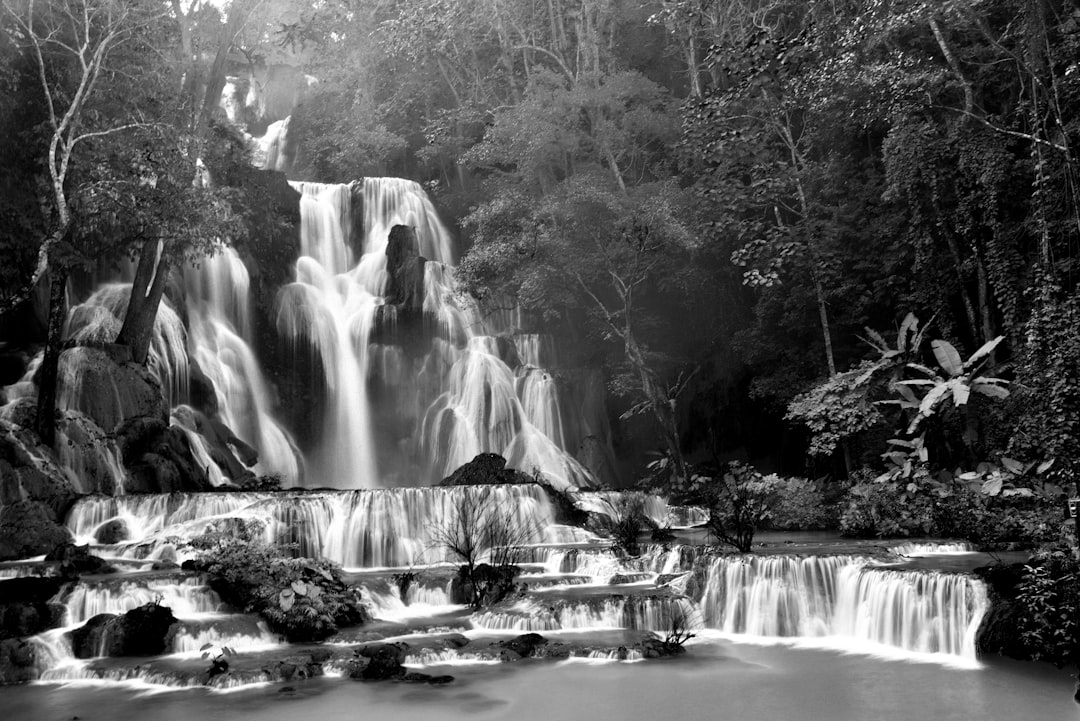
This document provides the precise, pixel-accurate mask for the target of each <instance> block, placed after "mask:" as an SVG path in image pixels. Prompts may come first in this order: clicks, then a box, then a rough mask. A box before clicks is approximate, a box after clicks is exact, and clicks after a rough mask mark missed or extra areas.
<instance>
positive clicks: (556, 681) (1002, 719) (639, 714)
mask: <svg viewBox="0 0 1080 721" xmlns="http://www.w3.org/2000/svg"><path fill="white" fill-rule="evenodd" d="M425 670H426V671H427V672H428V673H450V674H452V675H454V676H455V677H456V680H455V681H454V682H453V683H451V684H449V685H447V686H441V687H431V686H426V685H410V684H396V683H371V684H369V683H360V682H354V681H349V680H346V679H333V678H325V679H316V680H310V681H301V682H294V683H291V684H289V685H288V687H286V686H285V685H284V684H274V685H267V686H260V687H255V688H247V689H242V690H238V691H232V692H228V693H220V692H210V691H207V690H204V689H194V690H177V691H165V692H161V691H160V690H156V689H153V688H150V687H141V688H140V687H138V686H125V685H121V684H107V685H106V684H100V683H98V684H95V685H80V684H78V683H75V684H69V685H65V686H57V685H31V686H22V687H11V688H5V689H2V690H0V700H2V701H3V706H4V712H3V715H4V719H5V721H24V720H25V721H71V720H72V719H74V718H76V717H77V718H78V719H79V721H113V720H114V719H120V718H124V719H129V718H130V719H140V720H141V721H151V720H152V721H173V720H175V721H190V720H191V719H199V721H215V720H218V719H221V720H225V719H227V720H228V721H245V720H247V719H251V720H252V721H256V720H257V721H286V720H287V721H292V720H293V719H296V718H309V719H318V720H319V721H338V720H342V721H344V720H345V719H348V721H356V720H357V719H362V718H377V719H379V720H380V721H395V720H397V719H408V720H410V721H425V720H426V719H431V720H432V721H434V720H439V721H445V720H446V719H492V720H495V719H500V720H501V719H514V721H534V720H535V721H541V720H542V721H553V720H558V721H576V720H579V719H580V720H582V721H585V720H588V721H597V720H599V719H649V720H651V719H687V720H691V719H694V720H697V719H701V720H702V721H705V720H708V721H725V720H728V719H730V721H784V720H786V719H797V720H798V721H894V720H895V721H923V720H926V721H960V720H965V721H966V720H972V721H975V720H978V721H1017V720H1023V721H1058V720H1059V719H1060V720H1061V721H1065V720H1066V719H1073V720H1075V719H1076V718H1078V717H1080V705H1077V704H1076V703H1075V702H1074V701H1073V700H1072V696H1073V680H1072V678H1071V677H1070V675H1069V673H1067V672H1065V671H1057V670H1055V669H1053V668H1051V667H1048V666H1044V665H1039V664H1023V663H1019V662H1008V661H993V662H990V663H987V664H984V665H983V667H982V668H978V669H963V668H951V667H945V666H941V665H939V664H934V663H912V662H910V661H896V660H888V659H882V658H875V657H871V656H866V655H847V654H842V653H838V652H834V651H828V650H821V649H812V648H793V647H790V646H754V645H747V644H742V643H733V642H730V641H727V640H721V639H715V638H711V639H700V640H697V639H696V640H695V641H692V642H691V644H690V645H689V651H688V653H687V654H686V655H685V656H683V657H679V658H675V659H667V660H655V661H644V662H637V663H617V662H605V663H593V662H588V661H570V662H552V661H540V660H525V661H519V662H517V663H512V664H500V665H495V666H454V667H434V666H432V667H428V668H427V669H425Z"/></svg>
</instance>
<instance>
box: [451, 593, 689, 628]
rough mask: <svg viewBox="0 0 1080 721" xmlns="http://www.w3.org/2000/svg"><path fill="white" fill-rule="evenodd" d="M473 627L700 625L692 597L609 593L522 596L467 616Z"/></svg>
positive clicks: (651, 626) (647, 626)
mask: <svg viewBox="0 0 1080 721" xmlns="http://www.w3.org/2000/svg"><path fill="white" fill-rule="evenodd" d="M470 621H471V622H472V624H473V627H474V628H483V629H488V630H492V631H523V632H525V631H529V632H543V631H566V630H577V631H587V630H598V629H631V630H637V631H656V632H660V633H666V632H668V631H670V630H671V629H672V626H673V625H674V624H678V625H679V626H680V627H681V628H683V629H690V630H693V629H697V628H701V626H702V622H701V616H700V614H699V613H698V611H697V609H696V608H695V607H694V603H693V601H691V600H690V599H688V598H684V597H681V596H625V597H624V596H612V597H610V598H602V599H592V600H587V601H557V602H554V603H551V604H544V603H541V602H538V601H535V600H524V601H519V602H517V603H514V604H512V605H510V606H507V607H505V608H497V609H489V610H486V611H481V612H477V613H474V614H473V615H472V616H471V617H470Z"/></svg>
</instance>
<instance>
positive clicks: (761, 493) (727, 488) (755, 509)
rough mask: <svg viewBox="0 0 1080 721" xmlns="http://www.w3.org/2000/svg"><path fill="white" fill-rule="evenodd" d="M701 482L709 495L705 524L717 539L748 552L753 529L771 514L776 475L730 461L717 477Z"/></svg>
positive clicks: (775, 491)
mask: <svg viewBox="0 0 1080 721" xmlns="http://www.w3.org/2000/svg"><path fill="white" fill-rule="evenodd" d="M702 482H703V483H704V484H705V486H706V488H707V489H708V492H709V494H710V495H711V497H712V499H711V502H710V503H709V520H708V521H707V522H706V524H705V527H706V528H707V529H708V530H709V532H710V533H711V534H712V535H713V536H715V537H716V540H718V541H719V542H720V543H724V544H727V545H729V546H733V547H734V548H735V549H736V550H738V551H739V552H740V553H749V552H750V547H751V546H752V545H753V542H754V533H755V532H756V531H757V529H758V528H759V527H760V526H761V525H762V524H763V523H764V522H766V521H767V520H769V518H770V517H771V515H772V510H771V509H772V507H773V505H774V504H775V503H776V494H777V491H778V487H779V485H780V480H779V478H778V477H777V476H775V475H774V476H762V475H761V474H760V473H758V472H757V471H756V470H755V469H754V468H753V467H752V466H748V465H745V464H742V463H738V462H732V463H730V464H729V465H728V469H727V471H726V472H725V473H723V474H722V475H720V476H719V478H715V479H702Z"/></svg>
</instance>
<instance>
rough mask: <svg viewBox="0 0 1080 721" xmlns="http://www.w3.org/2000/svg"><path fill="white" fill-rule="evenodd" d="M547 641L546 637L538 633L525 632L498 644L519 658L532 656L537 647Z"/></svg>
mask: <svg viewBox="0 0 1080 721" xmlns="http://www.w3.org/2000/svg"><path fill="white" fill-rule="evenodd" d="M546 643H547V639H546V638H544V637H543V636H541V635H540V634H538V633H525V634H522V635H520V636H515V637H514V638H512V639H510V640H509V641H500V642H499V646H501V647H502V648H504V649H506V650H508V651H512V652H513V653H515V654H517V655H518V657H519V658H525V657H528V656H532V655H533V653H534V652H535V651H536V649H537V648H539V647H540V646H543V645H544V644H546Z"/></svg>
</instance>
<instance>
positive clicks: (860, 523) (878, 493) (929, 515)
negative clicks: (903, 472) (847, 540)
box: [840, 481, 934, 538]
mask: <svg viewBox="0 0 1080 721" xmlns="http://www.w3.org/2000/svg"><path fill="white" fill-rule="evenodd" d="M933 514H934V503H933V501H932V500H931V498H930V496H929V495H926V494H907V493H901V492H899V491H898V489H897V488H896V485H895V484H892V483H878V482H875V481H870V482H865V481H863V482H859V483H856V484H855V485H854V486H852V487H851V489H850V490H849V491H848V495H847V500H846V501H845V503H844V506H843V509H842V511H841V513H840V531H841V533H843V534H844V535H845V536H854V537H856V538H874V537H877V538H886V537H895V536H923V535H927V534H929V533H931V532H932V530H933V527H934V519H933Z"/></svg>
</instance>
